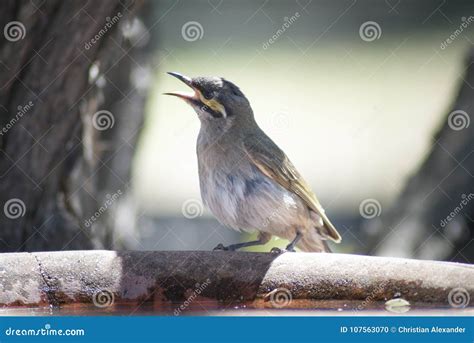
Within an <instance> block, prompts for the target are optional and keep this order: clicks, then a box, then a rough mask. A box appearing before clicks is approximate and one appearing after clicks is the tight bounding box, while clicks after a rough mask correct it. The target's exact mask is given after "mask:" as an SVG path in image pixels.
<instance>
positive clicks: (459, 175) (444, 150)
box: [368, 50, 474, 263]
mask: <svg viewBox="0 0 474 343" xmlns="http://www.w3.org/2000/svg"><path fill="white" fill-rule="evenodd" d="M462 75H463V78H462V80H460V82H461V85H460V88H459V91H458V93H457V96H456V99H455V101H454V102H453V104H452V107H451V110H450V111H449V113H448V114H447V115H446V118H445V120H444V123H443V125H442V127H441V129H440V130H439V132H438V133H437V134H436V136H435V137H434V141H433V146H432V150H431V151H430V153H429V154H428V156H427V158H426V160H425V161H424V162H423V164H422V165H421V167H420V169H419V170H418V172H417V173H416V174H415V175H414V176H412V177H411V179H410V180H409V181H408V183H407V185H406V186H405V189H404V191H403V192H402V193H401V195H400V197H399V198H398V200H397V201H396V202H395V205H394V207H393V208H392V209H391V211H389V213H388V214H387V215H386V216H385V217H384V218H382V222H383V223H380V222H371V223H368V225H371V226H373V227H372V228H371V230H368V231H369V232H370V231H372V229H374V226H377V227H379V228H380V227H383V228H384V229H383V231H381V232H380V234H379V235H377V237H375V239H374V240H373V244H372V247H371V249H372V251H374V250H375V252H376V254H378V255H392V256H412V257H415V258H426V259H447V260H453V261H459V262H467V263H473V262H474V123H470V121H471V119H473V118H474V117H473V115H474V50H472V51H471V52H470V54H469V56H468V58H467V60H466V70H465V72H464V73H463V74H462Z"/></svg>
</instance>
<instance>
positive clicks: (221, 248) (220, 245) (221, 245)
mask: <svg viewBox="0 0 474 343" xmlns="http://www.w3.org/2000/svg"><path fill="white" fill-rule="evenodd" d="M228 250H229V248H228V247H226V246H224V244H222V243H219V244H217V246H216V247H215V248H214V249H212V251H228Z"/></svg>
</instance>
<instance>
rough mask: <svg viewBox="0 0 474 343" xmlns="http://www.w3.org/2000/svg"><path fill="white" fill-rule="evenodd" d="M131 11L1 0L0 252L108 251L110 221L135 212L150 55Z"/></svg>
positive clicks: (118, 4) (96, 4)
mask: <svg viewBox="0 0 474 343" xmlns="http://www.w3.org/2000/svg"><path fill="white" fill-rule="evenodd" d="M140 5H141V3H140V2H134V1H131V2H126V1H119V0H103V1H80V0H76V1H61V0H48V1H34V0H32V1H30V0H22V1H18V0H11V1H2V2H1V3H0V27H1V29H2V32H4V36H3V37H1V38H2V39H1V40H0V85H1V88H0V130H1V133H0V178H1V179H0V206H1V207H0V227H1V229H0V251H32V250H33V251H35V250H36V251H37V250H61V249H90V248H111V247H112V245H113V244H112V243H113V237H112V235H111V231H110V227H111V225H110V223H111V222H112V219H114V218H118V217H119V215H121V214H124V213H125V214H127V213H128V212H130V213H131V215H130V217H131V218H132V217H133V211H131V210H130V207H129V206H128V205H129V200H127V199H128V198H127V191H128V187H129V186H128V185H129V179H130V165H131V158H132V154H133V149H134V146H135V143H136V139H137V135H138V134H139V131H140V130H139V129H140V127H141V124H142V114H143V103H144V99H145V95H146V86H147V84H146V82H144V81H143V80H146V78H143V75H145V76H146V75H148V74H147V72H148V71H147V67H146V64H147V58H148V56H149V55H150V54H149V52H150V49H149V45H147V44H146V43H147V41H148V40H149V38H150V33H149V32H148V31H147V30H146V29H145V26H144V24H143V22H142V21H140V19H139V18H138V17H137V16H136V15H135V14H136V10H137V8H139V7H143V6H140ZM147 5H150V4H147ZM142 9H143V8H142ZM140 77H141V79H140ZM137 80H139V81H137ZM140 80H141V81H140ZM137 84H138V86H139V87H136V86H137ZM124 204H125V205H124ZM119 208H120V211H118V209H119ZM91 217H94V220H91ZM98 223H100V224H101V225H100V226H101V229H100V230H98V229H97V227H98V226H99V225H97V224H98ZM104 224H105V225H104ZM128 224H133V222H128ZM104 228H105V229H104Z"/></svg>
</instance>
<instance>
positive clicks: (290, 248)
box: [270, 245, 296, 255]
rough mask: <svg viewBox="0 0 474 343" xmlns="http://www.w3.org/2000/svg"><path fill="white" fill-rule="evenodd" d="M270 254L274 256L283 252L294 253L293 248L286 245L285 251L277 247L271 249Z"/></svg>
mask: <svg viewBox="0 0 474 343" xmlns="http://www.w3.org/2000/svg"><path fill="white" fill-rule="evenodd" d="M270 252H271V253H272V254H275V255H280V254H283V253H285V252H296V250H295V248H294V247H293V246H290V245H288V246H287V247H286V248H285V249H280V248H277V247H273V248H272V249H271V250H270Z"/></svg>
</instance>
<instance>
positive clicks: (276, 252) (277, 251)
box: [270, 247, 285, 255]
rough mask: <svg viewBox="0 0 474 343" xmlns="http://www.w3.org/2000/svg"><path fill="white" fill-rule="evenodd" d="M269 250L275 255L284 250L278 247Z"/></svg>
mask: <svg viewBox="0 0 474 343" xmlns="http://www.w3.org/2000/svg"><path fill="white" fill-rule="evenodd" d="M270 252H271V253H272V254H275V255H279V254H283V253H284V252H285V250H281V249H280V248H277V247H273V248H272V249H271V250H270Z"/></svg>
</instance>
